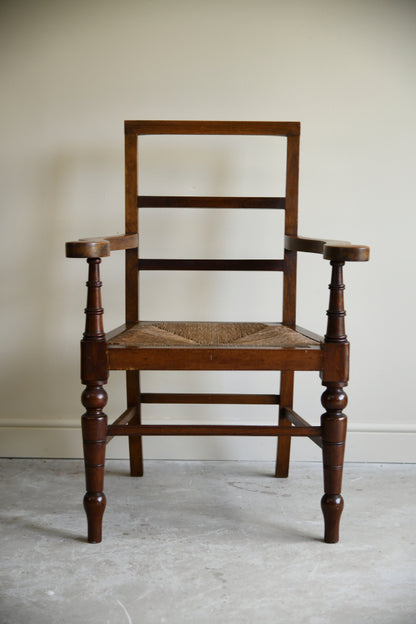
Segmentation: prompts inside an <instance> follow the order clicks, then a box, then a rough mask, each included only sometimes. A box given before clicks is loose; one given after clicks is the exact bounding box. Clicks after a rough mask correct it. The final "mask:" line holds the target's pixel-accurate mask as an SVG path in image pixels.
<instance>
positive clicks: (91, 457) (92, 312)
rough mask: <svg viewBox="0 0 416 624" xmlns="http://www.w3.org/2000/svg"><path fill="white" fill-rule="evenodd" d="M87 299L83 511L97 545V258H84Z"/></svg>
mask: <svg viewBox="0 0 416 624" xmlns="http://www.w3.org/2000/svg"><path fill="white" fill-rule="evenodd" d="M87 262H88V264H89V272H88V282H87V284H86V285H87V288H88V295H87V307H86V309H85V315H86V321H85V332H84V336H83V339H82V341H81V380H82V383H83V384H84V385H85V386H86V388H85V390H84V392H83V393H82V399H81V400H82V404H83V405H84V407H85V408H86V412H85V414H83V416H82V438H83V446H84V463H85V481H86V490H87V491H86V494H85V496H84V509H85V512H86V514H87V521H88V541H89V542H90V543H98V542H101V527H102V518H103V514H104V509H105V504H106V499H105V495H104V492H103V488H104V462H105V447H106V428H107V416H106V415H105V414H104V412H103V409H104V407H105V405H106V403H107V393H106V391H105V389H104V388H103V386H104V384H105V383H107V378H108V371H107V362H106V352H105V348H106V342H105V335H104V329H103V318H102V317H103V312H104V310H103V308H102V306H101V285H102V284H101V281H100V267H99V265H100V262H101V260H100V259H99V258H88V260H87Z"/></svg>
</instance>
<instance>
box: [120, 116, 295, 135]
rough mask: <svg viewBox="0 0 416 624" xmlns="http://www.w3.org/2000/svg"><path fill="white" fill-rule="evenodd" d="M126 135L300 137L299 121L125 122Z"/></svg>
mask: <svg viewBox="0 0 416 624" xmlns="http://www.w3.org/2000/svg"><path fill="white" fill-rule="evenodd" d="M124 123H125V126H124V127H125V133H126V134H136V135H143V134H229V135H233V134H234V135H257V136H260V135H263V136H264V135H265V136H267V135H270V136H298V135H299V134H300V123H299V122H298V121H249V122H248V121H146V120H144V121H125V122H124Z"/></svg>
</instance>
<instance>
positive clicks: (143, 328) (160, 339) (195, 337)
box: [108, 321, 319, 348]
mask: <svg viewBox="0 0 416 624" xmlns="http://www.w3.org/2000/svg"><path fill="white" fill-rule="evenodd" d="M108 344H109V345H111V346H117V345H126V346H129V347H138V348H139V347H142V346H149V345H154V346H157V345H159V346H164V347H168V346H183V347H186V346H189V347H192V346H193V345H198V346H224V345H227V346H228V347H236V348H237V347H240V346H241V347H277V348H292V347H293V348H294V347H312V346H317V345H318V344H319V343H318V341H317V340H312V339H311V338H308V337H307V336H304V335H302V334H301V333H299V332H297V331H294V330H293V329H290V328H289V327H285V326H284V325H282V324H281V323H212V322H211V323H210V322H208V323H196V322H189V323H185V322H183V323H181V322H172V321H171V322H168V321H165V322H158V323H151V322H147V323H146V322H140V323H136V324H135V325H133V327H129V328H128V329H126V330H124V331H122V332H121V333H119V334H118V335H116V336H112V337H111V338H110V340H109V341H108Z"/></svg>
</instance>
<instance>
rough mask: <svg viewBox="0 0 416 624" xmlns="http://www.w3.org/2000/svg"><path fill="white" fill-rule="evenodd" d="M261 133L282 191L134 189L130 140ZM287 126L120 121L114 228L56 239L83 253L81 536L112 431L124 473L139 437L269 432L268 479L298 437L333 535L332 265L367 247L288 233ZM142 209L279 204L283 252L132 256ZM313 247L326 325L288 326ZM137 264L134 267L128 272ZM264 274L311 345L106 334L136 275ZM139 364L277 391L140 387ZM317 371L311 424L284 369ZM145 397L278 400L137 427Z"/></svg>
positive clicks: (339, 266) (342, 399) (94, 515)
mask: <svg viewBox="0 0 416 624" xmlns="http://www.w3.org/2000/svg"><path fill="white" fill-rule="evenodd" d="M149 134H150V135H158V134H175V135H177V134H186V135H209V134H210V135H271V136H279V137H286V139H287V154H286V156H287V160H286V165H287V166H286V193H285V197H283V198H277V197H188V196H187V197H176V196H169V197H165V196H141V195H139V193H138V158H137V154H138V137H139V136H141V135H149ZM299 139H300V123H298V122H242V121H239V122H231V121H223V122H218V121H205V122H203V121H126V122H125V185H126V205H125V234H124V235H120V236H107V237H100V238H89V239H80V240H79V241H75V242H69V243H67V244H66V255H67V256H68V257H73V258H74V257H76V258H85V259H87V262H88V265H89V273H88V281H87V288H88V294H87V307H86V309H85V314H86V324H85V332H84V335H83V338H82V341H81V381H82V383H83V384H84V385H85V386H86V387H85V390H84V391H83V393H82V403H83V405H84V407H85V408H86V412H85V413H84V414H83V416H82V434H83V446H84V460H85V475H86V490H87V491H86V494H85V497H84V508H85V511H86V514H87V520H88V541H89V542H90V543H97V542H100V541H101V539H102V518H103V513H104V509H105V504H106V498H105V495H104V491H103V490H104V485H103V484H104V464H105V449H106V445H107V444H108V442H109V441H110V440H111V439H112V438H113V436H119V435H124V436H128V439H129V452H130V469H131V475H132V476H141V475H142V474H143V452H142V436H144V435H238V436H241V435H247V436H273V437H277V439H278V450H277V459H276V468H275V476H276V477H287V476H288V472H289V459H290V442H291V438H292V437H293V436H306V437H309V438H310V439H311V440H312V441H313V442H314V443H316V444H317V445H318V446H320V447H321V448H322V455H323V472H324V495H323V497H322V500H321V507H322V511H323V515H324V524H325V536H324V540H325V542H328V543H334V542H337V541H338V539H339V522H340V517H341V513H342V509H343V498H342V496H341V482H342V470H343V460H344V448H345V438H346V431H347V418H346V416H345V414H344V413H343V409H344V408H345V406H346V404H347V396H346V394H345V390H344V389H345V387H346V385H347V383H348V374H349V343H348V340H347V336H346V334H345V322H344V317H345V310H344V284H343V265H344V263H345V262H346V261H366V260H368V258H369V248H368V247H367V246H364V245H351V244H350V243H347V242H343V241H329V240H326V239H310V238H303V237H300V236H298V235H297V226H298V186H299ZM141 207H153V208H158V207H168V208H169V207H185V208H186V207H192V208H198V207H209V208H219V209H221V208H242V209H245V208H254V209H258V208H267V209H284V210H285V245H284V258H283V259H280V260H279V259H278V260H198V259H196V260H168V259H143V258H140V257H139V242H138V233H139V221H138V209H139V208H141ZM116 250H125V253H126V264H125V269H126V271H125V272H126V297H125V309H126V317H125V321H126V322H125V325H123V326H122V327H120V328H118V329H116V330H114V331H113V332H110V333H109V334H105V333H104V326H103V312H104V311H103V308H102V303H101V287H102V283H101V278H100V263H101V258H103V257H106V256H109V255H110V254H111V252H113V251H116ZM298 251H303V252H311V253H319V254H321V255H322V256H323V257H324V258H325V259H327V260H329V261H330V263H331V265H332V273H331V283H330V285H329V288H330V297H329V307H328V311H327V315H328V321H327V331H326V334H325V337H323V338H322V337H320V336H316V334H313V333H311V332H308V331H307V330H304V329H302V328H299V327H298V326H297V325H296V262H297V252H298ZM138 269H139V270H138ZM178 269H180V270H207V269H211V270H212V269H214V270H249V271H253V270H255V271H257V270H273V271H282V272H283V315H282V324H283V325H284V326H286V327H287V328H290V329H292V330H294V331H297V332H299V333H300V334H302V335H303V336H306V337H308V338H310V339H311V341H313V344H311V345H308V346H304V347H287V346H286V347H278V346H267V345H262V346H258V347H257V346H254V347H253V346H250V347H246V346H244V345H243V346H239V347H235V346H232V347H230V346H227V345H198V344H196V345H191V346H186V347H183V346H177V345H165V346H160V345H159V346H158V345H152V344H150V345H141V346H140V345H139V346H137V345H120V344H117V341H115V340H114V339H115V338H116V337H117V336H119V335H120V334H121V333H122V332H123V331H125V330H126V329H129V328H131V327H134V326H135V325H137V324H138V323H139V322H140V321H139V271H140V270H178ZM110 370H125V371H126V386H127V408H126V409H125V411H124V412H123V413H122V414H121V416H120V417H119V418H117V419H116V421H115V422H113V423H112V424H108V423H107V416H106V415H105V413H104V411H103V410H104V407H105V405H106V403H107V393H106V391H105V389H104V385H105V384H106V383H107V380H108V375H109V371H110ZM141 370H276V371H280V373H281V380H280V393H279V394H278V395H276V394H270V395H267V394H263V395H259V394H240V395H236V394H179V393H178V394H175V393H159V394H157V393H142V392H141V389H140V371H141ZM302 370H316V371H318V372H319V374H320V377H321V380H322V384H323V385H324V386H325V387H326V390H325V391H324V393H323V394H322V399H321V402H322V405H323V407H324V409H325V412H324V414H323V415H322V416H321V423H320V426H312V425H310V424H309V423H308V422H307V421H306V420H304V419H303V418H302V417H301V416H300V415H299V414H297V413H296V412H295V411H294V410H293V385H294V372H295V371H302ZM144 403H193V404H201V403H211V404H259V405H261V404H269V405H270V404H274V405H279V424H278V425H276V426H263V425H166V424H164V425H156V424H152V425H150V424H149V425H146V424H142V419H141V405H142V404H144Z"/></svg>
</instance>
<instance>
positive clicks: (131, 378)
mask: <svg viewBox="0 0 416 624" xmlns="http://www.w3.org/2000/svg"><path fill="white" fill-rule="evenodd" d="M126 386H127V406H128V407H135V408H136V411H135V415H134V416H133V418H132V419H131V421H130V423H129V424H131V425H140V424H141V422H142V419H141V404H140V372H139V371H135V370H133V371H127V372H126ZM129 454H130V475H131V476H132V477H142V476H143V449H142V436H131V437H129Z"/></svg>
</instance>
